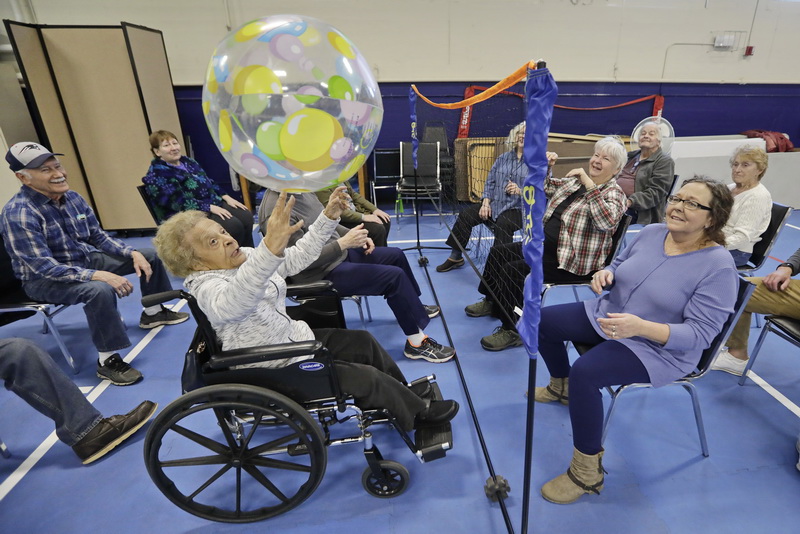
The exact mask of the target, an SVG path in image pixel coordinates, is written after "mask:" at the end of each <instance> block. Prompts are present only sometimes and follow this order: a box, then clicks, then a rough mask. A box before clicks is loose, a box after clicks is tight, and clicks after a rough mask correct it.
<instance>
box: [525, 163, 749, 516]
mask: <svg viewBox="0 0 800 534" xmlns="http://www.w3.org/2000/svg"><path fill="white" fill-rule="evenodd" d="M732 205H733V198H732V197H731V194H730V191H729V190H728V188H727V187H725V186H724V185H723V184H721V183H718V182H714V181H712V180H710V179H708V178H705V177H694V178H691V179H689V180H687V181H686V182H685V183H684V185H683V187H681V189H680V191H678V193H677V194H676V195H672V196H670V197H668V198H667V210H666V223H665V224H652V225H648V226H647V227H645V228H644V229H643V230H642V231H641V232H640V233H639V234H638V236H637V238H636V239H635V240H634V241H633V242H632V243H631V245H629V246H628V247H627V248H626V249H624V250H623V251H622V252H621V253H620V255H619V256H618V257H617V259H616V260H615V261H614V262H613V263H612V264H611V265H609V266H608V267H606V268H605V269H602V270H600V271H598V272H597V273H595V274H594V275H593V277H592V289H594V291H595V292H596V293H598V294H601V293H602V291H603V289H607V290H608V292H607V293H605V294H603V295H602V296H601V297H599V298H597V299H593V300H589V301H586V302H577V303H570V304H563V305H558V306H548V307H545V308H542V315H541V323H540V325H539V351H540V353H541V355H542V359H543V360H544V361H545V364H546V365H547V369H548V371H550V376H551V378H550V384H549V385H548V386H547V387H542V388H536V391H535V398H536V400H537V401H538V402H552V401H559V402H561V403H562V404H568V405H569V412H570V420H571V424H572V431H573V444H574V446H575V449H574V451H573V458H572V463H571V464H570V467H569V470H568V471H567V473H565V474H563V475H561V476H559V477H557V478H555V479H553V480H551V481H550V482H548V483H546V484H545V485H544V486H543V487H542V496H544V498H545V499H547V500H549V501H552V502H556V503H560V504H566V503H571V502H574V501H575V500H577V499H578V498H579V497H580V496H581V495H583V494H584V493H595V494H597V493H599V492H600V490H601V489H602V488H603V468H602V462H601V460H602V456H603V452H604V451H603V448H602V445H601V435H602V426H603V400H602V397H601V393H600V390H601V388H603V387H606V386H611V385H619V384H631V383H637V382H644V383H651V384H653V386H655V387H658V386H663V385H666V384H668V383H670V382H671V381H673V380H675V379H677V378H680V377H682V376H684V375H686V374H687V373H689V372H691V371H692V370H694V368H695V367H696V365H697V362H698V361H699V359H700V355H701V353H702V351H703V350H704V349H706V348H707V347H708V346H710V344H711V342H712V340H713V339H714V337H715V336H716V335H718V334H719V332H720V330H721V329H722V325H723V324H724V322H725V321H726V320H727V319H728V317H729V316H730V314H731V312H732V311H733V306H734V303H735V299H736V287H737V273H736V267H735V266H734V262H733V259H732V258H731V255H730V254H729V253H728V252H727V251H726V250H725V248H724V245H725V236H724V234H723V233H722V228H723V227H724V226H725V223H726V221H727V220H728V216H729V215H730V211H731V206H732ZM565 341H574V342H579V343H586V344H591V345H594V348H592V349H591V350H589V351H587V352H586V353H584V354H583V355H582V356H581V357H579V358H578V359H577V360H576V361H575V363H574V364H573V365H572V367H570V364H569V360H568V358H567V351H566V348H565V345H564V342H565Z"/></svg>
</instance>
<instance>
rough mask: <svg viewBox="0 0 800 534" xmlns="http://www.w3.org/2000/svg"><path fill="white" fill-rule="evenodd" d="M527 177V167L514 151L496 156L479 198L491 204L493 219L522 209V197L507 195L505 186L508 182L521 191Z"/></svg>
mask: <svg viewBox="0 0 800 534" xmlns="http://www.w3.org/2000/svg"><path fill="white" fill-rule="evenodd" d="M527 176H528V166H527V165H525V160H524V159H523V158H518V157H517V151H516V150H511V151H509V152H505V153H503V154H500V156H498V158H497V160H496V161H495V162H494V165H492V169H491V170H490V171H489V176H487V177H486V185H484V187H483V196H482V197H481V198H488V199H489V201H490V202H491V206H492V217H493V218H496V217H497V216H498V215H500V214H501V213H503V212H504V211H506V210H510V209H512V208H516V209H522V195H509V194H508V193H506V186H507V185H508V182H509V180H510V181H512V182H514V183H515V184H517V185H518V186H519V188H520V189H522V184H523V183H524V182H525V178H527Z"/></svg>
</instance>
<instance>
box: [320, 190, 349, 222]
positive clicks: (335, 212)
mask: <svg viewBox="0 0 800 534" xmlns="http://www.w3.org/2000/svg"><path fill="white" fill-rule="evenodd" d="M347 209H350V195H348V194H347V188H346V187H345V186H343V185H340V186H339V187H337V188H336V189H334V190H333V193H331V196H330V198H329V199H328V205H327V206H325V212H324V213H325V216H326V217H327V218H329V219H332V220H336V219H338V218H339V217H341V216H342V212H343V211H344V210H347Z"/></svg>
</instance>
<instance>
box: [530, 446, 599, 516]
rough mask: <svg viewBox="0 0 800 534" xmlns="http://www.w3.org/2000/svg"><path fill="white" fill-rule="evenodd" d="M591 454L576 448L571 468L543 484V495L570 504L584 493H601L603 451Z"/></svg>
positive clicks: (555, 501) (550, 499)
mask: <svg viewBox="0 0 800 534" xmlns="http://www.w3.org/2000/svg"><path fill="white" fill-rule="evenodd" d="M604 452H605V451H600V452H599V453H597V454H593V455H591V456H589V455H587V454H583V453H582V452H581V451H579V450H578V449H574V452H573V454H572V461H571V462H570V464H569V469H567V472H566V473H564V474H563V475H559V476H557V477H556V478H554V479H553V480H551V481H550V482H548V483H547V484H545V485H544V486H542V497H544V498H545V499H547V500H548V501H550V502H554V503H556V504H570V503H573V502H575V501H577V500H578V498H579V497H581V496H582V495H583V494H584V493H594V494H595V495H600V490H602V489H603V473H605V469H603V453H604Z"/></svg>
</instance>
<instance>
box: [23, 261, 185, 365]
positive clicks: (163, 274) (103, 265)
mask: <svg viewBox="0 0 800 534" xmlns="http://www.w3.org/2000/svg"><path fill="white" fill-rule="evenodd" d="M139 252H141V253H142V255H144V257H145V258H146V259H147V261H148V262H149V263H150V266H151V267H152V269H153V274H152V275H150V281H149V282H148V281H146V280H145V277H144V276H141V277H140V278H139V285H140V287H141V290H142V296H144V295H152V294H154V293H161V292H162V291H170V290H172V285H171V284H170V281H169V277H168V276H167V271H165V270H164V265H163V264H162V263H161V260H160V259H159V258H158V256H156V253H155V251H154V250H152V249H141V250H139ZM87 268H89V269H95V270H98V271H109V272H112V273H114V274H118V275H121V276H124V275H128V274H131V273H133V272H135V271H134V270H133V260H132V259H131V258H124V257H122V256H111V255H109V254H105V253H103V252H93V253H92V254H90V255H89V265H88V266H87ZM22 287H23V289H25V293H27V294H28V296H29V297H31V298H32V299H35V300H40V301H42V302H50V303H52V304H83V305H84V306H83V313H84V314H86V320H87V322H88V323H89V331H90V332H91V334H92V342H93V343H94V346H95V347H96V348H97V350H98V351H101V352H103V351H108V352H113V351H118V350H121V349H124V348H126V347H129V346H130V345H131V342H130V339H128V334H127V332H126V331H125V325H124V324H123V323H122V319H120V317H119V311H117V294H116V293H115V292H114V288H113V287H111V286H110V285H109V284H107V283H105V282H100V281H96V280H95V281H89V282H58V281H53V280H49V279H47V278H40V279H39V280H32V281H28V282H23V284H22Z"/></svg>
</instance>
